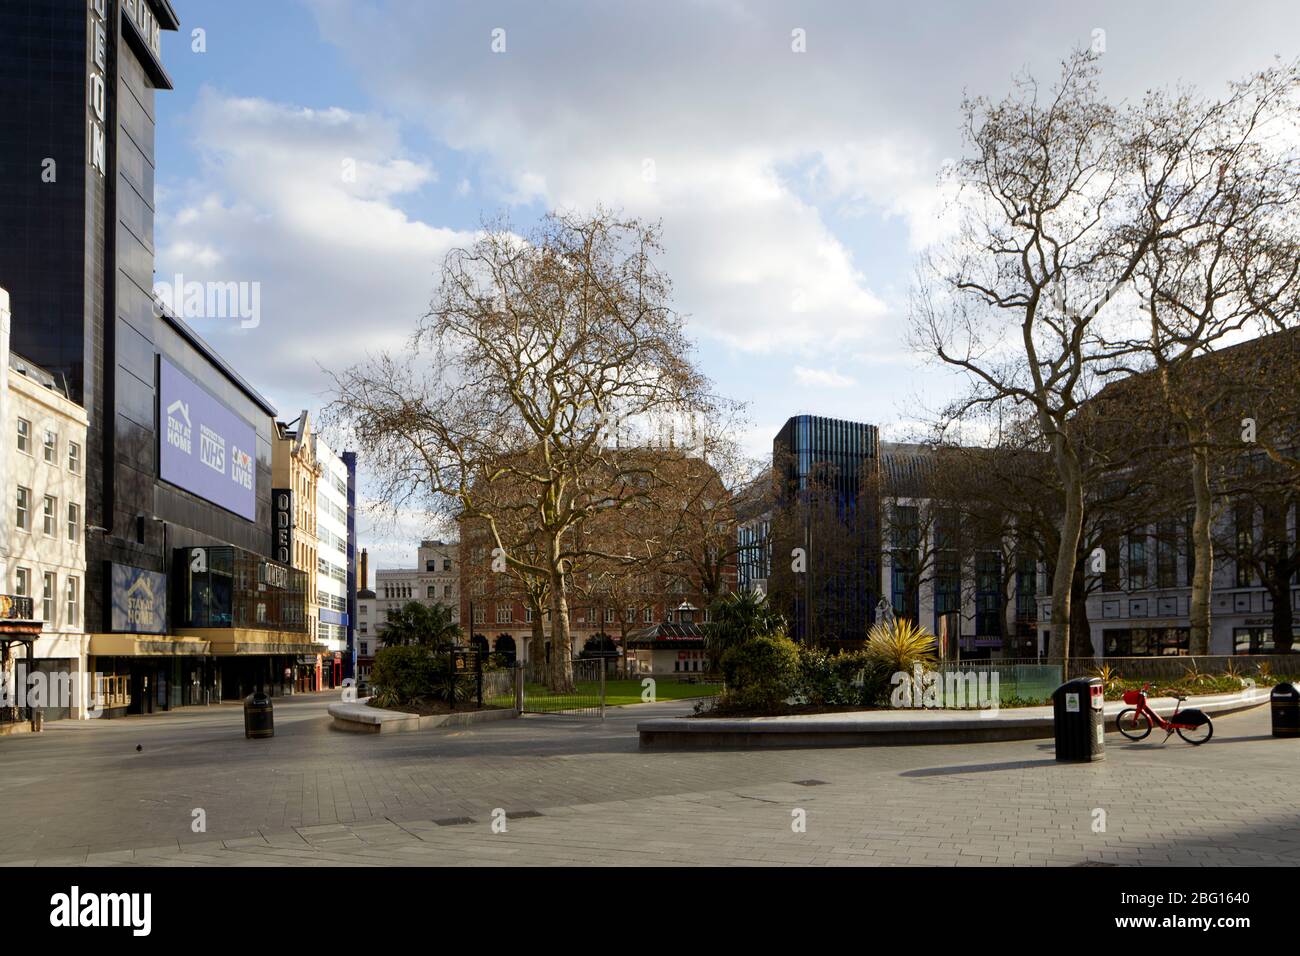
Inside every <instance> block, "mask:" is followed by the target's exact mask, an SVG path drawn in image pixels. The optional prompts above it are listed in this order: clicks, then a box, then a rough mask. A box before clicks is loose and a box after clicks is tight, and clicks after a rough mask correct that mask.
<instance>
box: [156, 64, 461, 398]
mask: <svg viewBox="0 0 1300 956" xmlns="http://www.w3.org/2000/svg"><path fill="white" fill-rule="evenodd" d="M191 121H192V123H193V127H194V130H195V135H194V138H193V147H194V149H195V150H196V151H197V153H198V154H199V158H200V163H201V168H202V172H203V177H202V181H201V184H200V183H191V184H186V185H184V186H182V187H181V188H179V189H178V188H173V189H172V190H170V191H169V193H168V197H167V203H166V206H165V207H164V208H162V209H160V211H159V215H158V219H157V225H158V234H159V248H158V276H159V279H160V281H161V280H167V281H170V280H171V278H172V277H173V276H174V275H175V274H177V273H179V274H182V275H183V276H184V277H185V279H186V281H187V282H188V281H199V282H204V281H222V282H225V281H235V282H257V283H260V285H261V321H260V324H259V325H258V326H257V327H256V328H251V329H240V328H239V327H238V323H234V322H229V321H222V320H215V319H214V320H207V319H204V320H199V321H197V322H195V325H196V326H197V327H198V329H199V331H200V332H201V333H202V334H203V335H204V336H205V337H207V338H209V339H210V340H211V341H212V342H213V344H214V346H215V347H216V348H217V349H218V350H219V351H221V352H222V353H223V354H225V355H226V356H227V357H228V358H230V359H231V361H232V362H233V363H234V364H235V366H236V367H237V368H239V369H240V371H241V372H242V373H243V374H244V375H245V377H246V378H248V380H249V381H251V382H253V383H254V384H259V385H261V387H262V388H263V389H264V390H265V391H266V393H267V394H268V395H269V396H270V397H272V399H273V400H275V401H276V402H277V403H282V404H284V405H285V408H282V409H281V410H282V411H285V410H286V409H292V410H297V409H298V408H301V407H304V406H307V407H313V408H316V407H319V406H320V404H321V403H322V402H323V401H324V399H325V394H324V393H325V390H326V388H327V386H328V378H327V377H326V376H325V375H324V373H323V372H322V371H321V367H322V366H323V367H325V368H327V369H337V368H339V367H341V366H344V365H346V364H349V363H350V362H352V361H355V360H358V359H360V358H362V357H363V356H364V354H365V353H366V352H367V351H377V350H379V349H381V348H401V347H402V346H403V345H404V343H405V341H406V339H407V336H409V334H410V332H411V330H412V329H413V328H414V325H415V322H416V320H417V319H418V318H419V317H420V316H421V315H423V314H424V312H425V310H426V309H427V306H428V302H429V296H430V293H431V291H432V289H433V285H434V277H433V276H434V272H435V270H436V268H437V265H438V263H439V262H440V261H441V259H442V257H443V256H444V255H445V254H446V252H447V251H448V250H450V249H451V248H453V247H454V246H457V245H461V244H465V243H468V242H471V241H472V240H473V235H472V234H471V233H467V232H458V231H456V230H452V229H445V228H439V227H436V226H432V225H430V224H428V223H425V222H421V221H419V220H416V219H412V218H411V217H409V216H408V215H407V214H406V213H404V212H403V211H402V209H401V208H399V206H398V202H399V201H400V200H402V199H404V198H406V197H407V196H408V195H409V194H411V193H414V192H416V191H418V190H419V189H421V188H422V187H424V186H426V185H427V184H429V183H432V182H435V181H436V178H437V173H436V171H435V170H434V169H433V168H432V167H431V166H430V165H429V164H428V163H427V162H425V161H423V160H421V159H419V158H418V157H412V156H409V155H407V154H406V153H405V150H404V149H403V146H402V142H401V138H400V136H399V131H398V127H397V124H396V123H395V122H393V121H391V120H388V119H385V118H383V117H380V116H377V115H368V114H360V113H351V112H348V111H346V110H341V109H327V110H311V109H304V108H300V107H296V106H291V105H286V104H282V103H275V102H272V101H269V100H265V99H256V98H245V97H230V96H225V95H223V94H221V93H219V92H217V91H214V90H211V89H205V90H203V91H202V92H201V93H200V95H199V97H198V101H197V103H196V106H195V108H194V111H193V114H192V116H191Z"/></svg>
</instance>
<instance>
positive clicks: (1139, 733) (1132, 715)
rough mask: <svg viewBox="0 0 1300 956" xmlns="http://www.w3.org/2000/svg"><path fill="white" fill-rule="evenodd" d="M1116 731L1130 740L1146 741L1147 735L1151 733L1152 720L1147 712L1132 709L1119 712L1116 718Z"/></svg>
mask: <svg viewBox="0 0 1300 956" xmlns="http://www.w3.org/2000/svg"><path fill="white" fill-rule="evenodd" d="M1115 729H1116V730H1118V731H1119V732H1120V733H1121V734H1123V735H1124V736H1125V737H1127V738H1128V739H1129V740H1145V739H1146V736H1147V734H1149V733H1151V718H1150V717H1148V716H1147V715H1146V712H1145V711H1141V710H1138V709H1137V708H1136V707H1130V708H1128V710H1121V711H1120V712H1119V716H1118V717H1116V718H1115Z"/></svg>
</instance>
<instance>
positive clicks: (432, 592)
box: [424, 584, 438, 601]
mask: <svg viewBox="0 0 1300 956" xmlns="http://www.w3.org/2000/svg"><path fill="white" fill-rule="evenodd" d="M424 596H425V597H426V598H428V599H429V600H430V601H432V600H433V599H434V598H436V597H437V596H438V586H437V585H436V584H430V585H428V586H427V587H426V588H425V589H424Z"/></svg>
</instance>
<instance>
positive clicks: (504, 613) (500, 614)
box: [497, 604, 513, 624]
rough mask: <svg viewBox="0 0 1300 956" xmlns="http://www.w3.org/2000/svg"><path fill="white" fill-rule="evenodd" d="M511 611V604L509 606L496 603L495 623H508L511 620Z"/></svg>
mask: <svg viewBox="0 0 1300 956" xmlns="http://www.w3.org/2000/svg"><path fill="white" fill-rule="evenodd" d="M512 611H513V608H511V606H510V605H509V604H498V605H497V623H498V624H509V623H510V622H511V620H512V615H511V612H512Z"/></svg>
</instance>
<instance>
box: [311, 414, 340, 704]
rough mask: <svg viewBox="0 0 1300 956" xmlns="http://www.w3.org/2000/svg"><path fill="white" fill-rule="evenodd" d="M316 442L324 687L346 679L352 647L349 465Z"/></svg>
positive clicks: (318, 591) (318, 588) (318, 633)
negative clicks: (345, 663)
mask: <svg viewBox="0 0 1300 956" xmlns="http://www.w3.org/2000/svg"><path fill="white" fill-rule="evenodd" d="M315 445H316V466H317V476H316V605H317V623H316V640H317V642H318V643H321V644H324V645H325V646H326V648H328V653H327V655H326V660H325V661H324V662H323V671H322V680H323V685H324V686H329V687H332V686H336V685H337V684H339V683H340V682H341V681H342V678H343V655H344V654H345V653H347V649H348V469H347V466H346V465H345V464H344V463H343V459H342V458H340V457H339V456H338V455H337V454H336V453H335V452H334V450H333V449H331V448H330V447H329V445H327V444H326V443H325V441H324V439H322V438H321V437H320V436H319V435H316V436H315Z"/></svg>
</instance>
